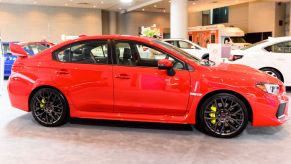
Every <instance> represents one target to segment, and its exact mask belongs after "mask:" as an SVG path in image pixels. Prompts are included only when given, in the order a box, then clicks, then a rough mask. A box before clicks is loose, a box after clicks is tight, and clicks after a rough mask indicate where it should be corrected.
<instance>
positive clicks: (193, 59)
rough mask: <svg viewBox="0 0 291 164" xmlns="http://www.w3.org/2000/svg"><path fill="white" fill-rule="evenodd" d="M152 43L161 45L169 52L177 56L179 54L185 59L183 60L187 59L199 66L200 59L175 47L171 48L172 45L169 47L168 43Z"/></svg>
mask: <svg viewBox="0 0 291 164" xmlns="http://www.w3.org/2000/svg"><path fill="white" fill-rule="evenodd" d="M153 42H155V43H157V44H159V45H161V46H163V47H165V48H167V49H169V50H171V51H174V52H176V53H177V54H179V55H181V56H183V57H185V58H187V59H189V60H191V61H193V62H195V63H198V64H200V59H198V58H196V57H194V56H192V55H190V54H188V53H187V52H185V51H183V50H181V49H180V48H177V47H175V46H173V45H171V44H169V43H166V42H163V41H159V40H154V41H153Z"/></svg>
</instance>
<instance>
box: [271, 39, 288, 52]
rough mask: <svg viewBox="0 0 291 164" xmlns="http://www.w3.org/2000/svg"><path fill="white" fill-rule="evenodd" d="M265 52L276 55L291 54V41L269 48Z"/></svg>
mask: <svg viewBox="0 0 291 164" xmlns="http://www.w3.org/2000/svg"><path fill="white" fill-rule="evenodd" d="M265 50H266V51H268V52H274V53H291V41H288V42H282V43H278V44H274V45H271V46H268V47H266V48H265Z"/></svg>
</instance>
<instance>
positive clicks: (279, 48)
mask: <svg viewBox="0 0 291 164" xmlns="http://www.w3.org/2000/svg"><path fill="white" fill-rule="evenodd" d="M231 53H232V56H233V57H232V60H235V61H232V62H231V63H236V64H244V65H247V66H250V67H253V68H256V69H259V70H261V71H264V72H266V73H268V74H269V75H271V76H274V77H276V78H278V79H280V80H281V81H283V82H284V83H285V85H287V86H291V69H290V65H291V37H279V38H269V39H267V40H264V41H261V42H259V43H256V44H254V45H252V46H250V47H246V48H244V49H242V50H234V51H232V52H231ZM236 59H237V60H236Z"/></svg>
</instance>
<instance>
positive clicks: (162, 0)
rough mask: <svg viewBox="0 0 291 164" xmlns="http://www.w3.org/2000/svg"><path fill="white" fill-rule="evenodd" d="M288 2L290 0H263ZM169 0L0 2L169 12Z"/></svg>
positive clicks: (199, 2) (219, 3)
mask: <svg viewBox="0 0 291 164" xmlns="http://www.w3.org/2000/svg"><path fill="white" fill-rule="evenodd" d="M251 1H257V0H189V11H203V10H208V9H211V8H218V7H224V6H231V5H236V4H241V3H246V2H251ZM260 1H261V0H260ZM263 1H277V2H288V1H290V0H263ZM170 2H171V0H133V2H132V3H121V2H120V0H0V3H12V4H29V5H42V6H63V7H77V8H96V9H104V10H113V11H121V10H128V11H135V10H137V11H145V12H146V11H150V12H169V10H170Z"/></svg>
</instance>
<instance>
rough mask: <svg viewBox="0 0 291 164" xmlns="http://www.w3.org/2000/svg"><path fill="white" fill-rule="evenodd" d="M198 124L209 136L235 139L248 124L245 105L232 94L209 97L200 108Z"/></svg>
mask: <svg viewBox="0 0 291 164" xmlns="http://www.w3.org/2000/svg"><path fill="white" fill-rule="evenodd" d="M198 124H199V126H200V128H202V129H203V131H204V132H206V133H207V134H209V135H211V136H214V137H219V138H232V137H236V136H238V135H239V134H241V132H242V131H243V130H244V129H245V128H246V126H247V124H248V112H247V108H246V105H245V104H244V103H243V102H242V101H241V100H240V99H239V98H238V97H236V96H234V95H232V94H228V93H220V94H217V95H214V96H211V97H210V98H208V99H206V101H204V103H203V104H202V106H201V109H200V113H199V120H198Z"/></svg>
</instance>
